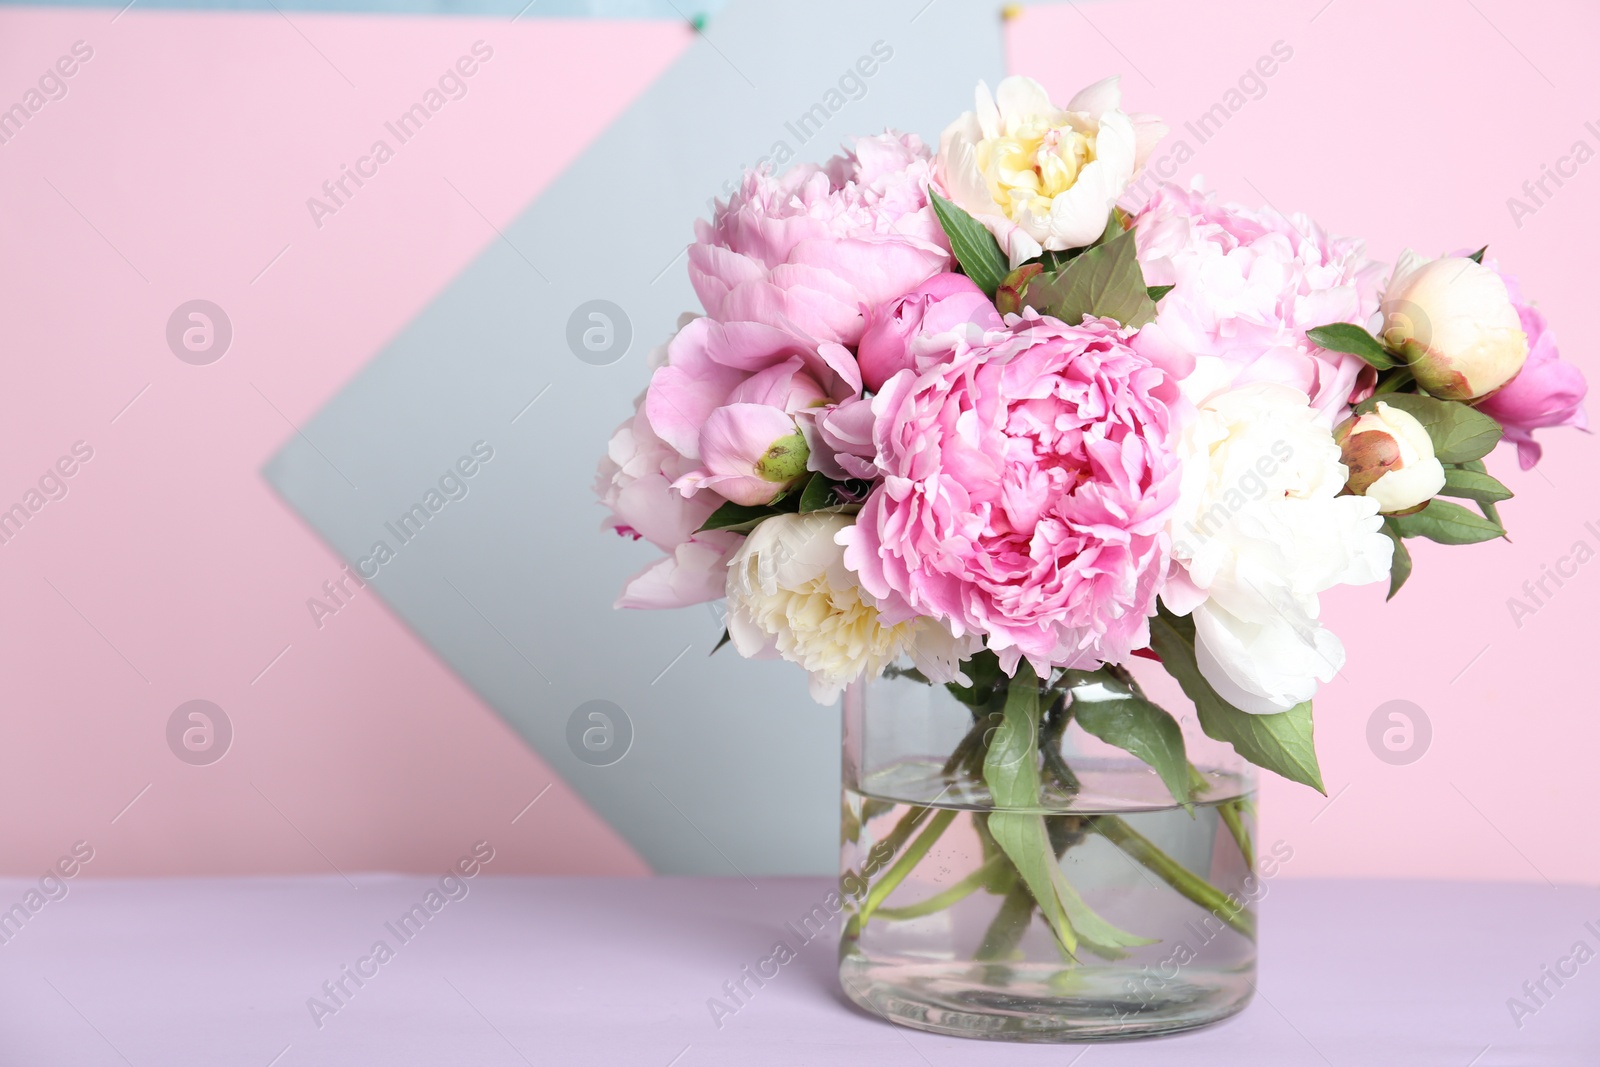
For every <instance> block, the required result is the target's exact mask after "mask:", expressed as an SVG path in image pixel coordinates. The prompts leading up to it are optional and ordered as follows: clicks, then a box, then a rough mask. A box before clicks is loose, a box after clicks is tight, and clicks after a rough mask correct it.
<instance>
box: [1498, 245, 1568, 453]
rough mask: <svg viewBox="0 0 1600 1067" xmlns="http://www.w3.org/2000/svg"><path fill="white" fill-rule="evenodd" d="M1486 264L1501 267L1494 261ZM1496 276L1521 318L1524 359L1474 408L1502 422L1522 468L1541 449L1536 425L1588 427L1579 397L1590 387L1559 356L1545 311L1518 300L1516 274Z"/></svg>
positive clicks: (1520, 299) (1540, 451)
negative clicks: (1508, 378)
mask: <svg viewBox="0 0 1600 1067" xmlns="http://www.w3.org/2000/svg"><path fill="white" fill-rule="evenodd" d="M1490 265H1491V266H1494V267H1495V269H1496V270H1497V271H1498V270H1499V268H1498V266H1497V265H1495V264H1490ZM1500 276H1501V278H1503V279H1504V280H1505V283H1506V289H1507V290H1509V291H1510V293H1511V303H1512V304H1513V305H1515V307H1516V309H1517V317H1518V318H1519V319H1521V320H1522V332H1523V333H1525V334H1527V335H1528V359H1527V362H1526V363H1524V364H1523V365H1522V369H1521V370H1520V371H1518V372H1517V376H1516V377H1515V378H1512V379H1511V381H1509V382H1507V383H1506V384H1505V386H1503V387H1502V388H1501V389H1500V390H1499V391H1498V392H1495V393H1491V394H1490V395H1489V398H1488V399H1487V400H1484V401H1482V402H1481V403H1479V404H1478V407H1479V409H1481V410H1482V411H1483V412H1484V414H1486V415H1491V416H1493V417H1494V418H1495V419H1497V420H1499V422H1500V425H1502V426H1504V427H1505V429H1506V440H1508V441H1515V442H1516V444H1517V460H1518V462H1519V463H1521V465H1522V469H1523V470H1530V469H1532V468H1533V466H1534V465H1535V464H1537V463H1538V462H1539V457H1540V456H1541V455H1543V453H1544V449H1543V448H1541V447H1540V445H1539V443H1538V442H1537V441H1535V440H1534V439H1533V431H1534V430H1536V429H1540V428H1542V427H1546V426H1574V427H1576V428H1578V429H1580V430H1587V429H1588V428H1589V419H1588V416H1587V415H1585V414H1584V410H1583V398H1584V395H1585V394H1586V393H1587V392H1588V391H1589V386H1588V383H1586V382H1585V381H1584V380H1583V372H1582V371H1580V370H1579V369H1578V368H1577V367H1575V366H1573V365H1572V364H1571V363H1567V362H1565V361H1563V360H1562V358H1561V353H1560V352H1559V351H1558V350H1557V349H1556V339H1555V336H1554V335H1553V334H1552V333H1551V332H1550V330H1549V327H1548V326H1547V325H1546V324H1545V321H1544V315H1543V314H1542V313H1541V312H1540V311H1539V309H1538V308H1536V307H1534V306H1533V305H1531V304H1528V303H1526V302H1525V301H1524V300H1523V299H1522V291H1521V288H1520V287H1519V286H1518V285H1517V282H1516V279H1514V278H1511V277H1509V276H1507V275H1505V274H1501V275H1500Z"/></svg>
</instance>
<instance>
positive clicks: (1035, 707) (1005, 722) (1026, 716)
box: [983, 660, 1078, 955]
mask: <svg viewBox="0 0 1600 1067" xmlns="http://www.w3.org/2000/svg"><path fill="white" fill-rule="evenodd" d="M1038 759H1039V683H1038V678H1037V677H1036V676H1035V675H1034V673H1033V668H1032V667H1030V666H1029V665H1028V661H1027V660H1023V661H1022V662H1021V663H1019V664H1017V673H1016V675H1015V676H1014V677H1013V678H1012V679H1011V685H1010V687H1009V689H1008V692H1007V693H1006V706H1005V711H1004V713H1003V714H1002V718H1001V721H1000V726H999V728H998V729H997V730H995V733H994V737H993V738H992V739H991V740H990V742H989V752H988V755H986V756H985V757H984V760H983V780H984V782H985V783H986V784H987V785H988V787H989V795H990V796H991V797H992V798H993V800H994V807H995V810H993V811H991V812H990V813H989V833H990V835H991V836H992V837H993V838H994V840H995V844H997V845H999V846H1000V849H1001V851H1003V852H1004V853H1005V854H1006V855H1007V856H1008V857H1009V858H1010V860H1011V862H1012V864H1013V865H1014V866H1015V867H1016V868H1017V873H1018V874H1020V875H1021V876H1022V881H1023V883H1024V884H1025V885H1026V886H1027V887H1028V891H1029V892H1030V893H1032V894H1033V899H1034V900H1035V902H1037V903H1038V905H1039V914H1041V915H1043V916H1044V918H1045V921H1046V922H1047V923H1048V924H1049V926H1050V929H1051V931H1052V932H1053V933H1054V934H1055V935H1056V939H1057V940H1058V941H1060V942H1061V948H1062V951H1064V952H1066V953H1067V954H1068V955H1071V954H1072V953H1073V952H1076V951H1077V948H1078V938H1077V935H1076V934H1074V933H1073V930H1072V924H1071V923H1070V922H1068V921H1067V915H1066V911H1065V910H1064V909H1063V908H1062V906H1061V902H1060V900H1059V898H1058V897H1057V894H1056V888H1055V882H1054V879H1053V877H1052V876H1051V874H1050V871H1051V869H1052V868H1054V867H1055V865H1056V864H1055V852H1054V850H1053V849H1051V847H1050V835H1049V833H1048V831H1047V830H1046V829H1045V824H1044V817H1043V816H1042V815H1039V814H1036V813H1030V810H1023V811H1017V810H1012V809H1017V808H1021V809H1037V808H1038V807H1039V763H1038Z"/></svg>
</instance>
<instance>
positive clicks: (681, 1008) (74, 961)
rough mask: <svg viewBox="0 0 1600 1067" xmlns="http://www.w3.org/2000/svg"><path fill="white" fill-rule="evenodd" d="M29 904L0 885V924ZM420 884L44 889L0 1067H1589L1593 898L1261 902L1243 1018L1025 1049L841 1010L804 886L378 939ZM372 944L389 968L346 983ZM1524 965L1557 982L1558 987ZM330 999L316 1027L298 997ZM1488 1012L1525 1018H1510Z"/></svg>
mask: <svg viewBox="0 0 1600 1067" xmlns="http://www.w3.org/2000/svg"><path fill="white" fill-rule="evenodd" d="M34 885H35V883H28V882H22V881H16V880H3V881H0V907H4V908H9V907H10V906H11V904H12V903H13V902H17V901H24V899H25V894H26V893H27V891H28V889H29V888H30V886H34ZM437 886H438V881H437V880H436V879H428V878H419V877H411V876H404V877H402V876H393V875H355V876H352V880H351V881H349V882H347V881H345V880H344V879H342V878H339V877H328V878H323V877H301V878H255V879H186V880H148V881H145V880H140V881H132V880H130V881H123V880H102V881H93V880H88V879H79V880H77V881H74V882H69V883H67V887H68V892H67V895H66V896H65V897H61V898H60V899H57V900H52V901H48V902H45V903H44V904H43V906H41V907H39V908H38V910H37V911H36V912H34V913H31V915H30V917H29V918H28V919H27V920H26V921H22V920H20V919H17V918H12V919H11V920H10V921H9V923H5V922H3V920H0V933H3V934H4V936H5V937H6V938H7V940H6V941H5V943H3V944H0V1063H3V1064H4V1065H6V1067H12V1065H16V1067H52V1065H57V1064H61V1065H69V1064H70V1065H73V1067H101V1065H104V1067H116V1065H119V1064H123V1065H130V1067H145V1065H151V1067H155V1065H162V1067H234V1065H237V1067H269V1065H271V1067H307V1065H314V1064H328V1065H340V1067H348V1065H354V1064H375V1065H384V1067H408V1065H411V1064H417V1065H423V1064H426V1065H429V1067H436V1065H444V1064H474V1065H476V1064H482V1065H489V1067H495V1065H505V1067H517V1065H518V1064H538V1065H540V1067H543V1065H545V1064H551V1065H560V1067H567V1065H586V1064H604V1065H608V1067H609V1065H629V1067H631V1065H640V1067H669V1065H670V1067H710V1065H722V1064H726V1065H740V1067H745V1065H760V1067H765V1065H769V1064H771V1065H789V1064H815V1065H819V1067H820V1065H828V1067H833V1065H846V1067H848V1065H855V1064H871V1065H873V1067H898V1065H906V1067H945V1065H956V1064H984V1065H991V1064H1059V1065H1073V1064H1080V1063H1081V1064H1083V1065H1084V1067H1114V1065H1130V1067H1131V1065H1144V1064H1172V1065H1181V1067H1211V1065H1223V1064H1226V1065H1227V1067H1239V1065H1242V1064H1263V1065H1270V1067H1298V1065H1300V1064H1306V1065H1319V1067H1346V1065H1348V1067H1373V1065H1388V1064H1396V1065H1403V1067H1425V1065H1433V1064H1438V1065H1441V1067H1523V1065H1534V1064H1563V1065H1565V1064H1574V1065H1588V1067H1595V1065H1600V957H1597V958H1592V959H1591V958H1590V957H1591V955H1593V953H1594V952H1595V951H1600V891H1597V890H1595V889H1580V888H1551V887H1548V886H1543V885H1537V886H1534V885H1510V884H1487V883H1485V884H1452V883H1443V882H1440V883H1427V882H1371V881H1291V880H1287V879H1285V880H1283V881H1281V882H1278V883H1276V884H1274V885H1273V886H1272V889H1271V892H1270V894H1269V896H1268V897H1267V898H1266V900H1265V901H1264V902H1263V904H1262V912H1263V914H1262V929H1263V938H1262V945H1261V950H1262V960H1261V978H1260V994H1259V995H1258V996H1257V998H1256V1000H1255V1002H1254V1003H1253V1004H1252V1005H1251V1006H1250V1007H1249V1008H1247V1009H1246V1010H1245V1012H1244V1013H1243V1014H1241V1015H1240V1016H1238V1017H1237V1018H1235V1019H1233V1020H1230V1021H1228V1022H1225V1023H1223V1024H1221V1025H1218V1026H1215V1027H1212V1028H1210V1029H1206V1030H1202V1031H1198V1032H1195V1033H1190V1034H1185V1035H1179V1036H1176V1037H1170V1038H1161V1039H1155V1040H1146V1041H1134V1042H1120V1043H1116V1044H1102V1045H1092V1046H1091V1045H1068V1046H1060V1045H1056V1046H1048V1045H1009V1044H995V1043H990V1042H977V1041H968V1040H960V1039H955V1038H944V1037H938V1036H934V1035H930V1034H924V1033H919V1032H915V1031H910V1030H905V1029H901V1028H899V1027H891V1026H890V1025H888V1024H887V1023H885V1022H883V1021H882V1020H881V1019H879V1018H877V1017H876V1016H874V1015H872V1014H870V1013H867V1012H864V1011H861V1010H859V1009H857V1008H855V1007H853V1006H851V1005H850V1004H848V1003H847V1002H846V1001H845V1000H844V999H843V998H842V997H841V995H840V994H839V992H838V991H837V988H836V980H835V977H834V958H835V948H834V944H835V937H836V931H837V924H836V923H835V925H834V927H833V928H831V929H829V931H828V932H827V933H826V934H823V935H821V936H819V937H817V938H816V939H814V940H812V941H811V942H809V943H805V944H801V943H800V942H799V941H798V940H797V939H796V938H795V935H794V933H793V932H792V931H791V930H789V929H788V928H786V926H785V924H786V923H789V922H792V921H795V920H798V919H799V918H800V917H801V916H802V915H804V914H806V913H807V912H809V911H810V910H811V908H812V907H813V906H814V905H816V904H819V903H821V901H822V899H823V897H824V895H825V894H826V893H827V892H828V889H829V884H828V882H827V881H826V880H824V879H804V878H787V879H765V878H761V879H756V880H754V881H753V882H746V881H744V880H741V879H738V878H733V879H679V878H658V879H626V880H625V879H616V880H612V879H563V878H513V877H495V876H492V875H488V874H484V875H481V876H479V877H477V878H475V879H473V880H471V881H470V882H467V883H466V889H467V892H466V895H465V896H460V891H459V890H456V894H457V895H458V896H460V899H456V900H448V899H447V898H446V897H443V896H440V897H436V898H434V900H433V901H432V903H434V904H435V905H436V906H438V910H437V912H436V913H434V914H431V916H430V918H429V919H428V920H427V922H426V923H425V924H423V923H421V922H419V921H416V920H414V922H416V924H417V925H418V926H420V931H419V932H414V933H413V932H411V931H410V928H409V927H408V928H406V929H403V930H400V933H402V934H406V935H407V936H406V937H405V938H402V937H401V936H397V933H396V923H397V921H398V919H399V917H400V916H401V915H403V914H404V913H406V912H407V911H408V910H410V909H411V908H412V906H413V905H417V904H422V905H424V906H426V905H427V904H428V903H430V901H428V900H427V894H428V892H429V890H430V889H436V888H437ZM39 899H41V898H35V903H37V902H38V900H39ZM441 902H442V904H441ZM424 910H426V909H425V907H424ZM19 923H20V925H21V929H20V930H17V929H15V928H14V926H15V925H16V924H19ZM780 938H781V939H784V940H786V941H788V942H789V943H790V944H791V946H793V947H795V948H796V949H797V950H798V954H797V956H796V958H795V959H794V960H793V961H791V962H790V963H788V964H787V965H785V966H784V967H783V968H782V969H781V970H780V971H779V972H778V974H777V975H776V976H775V977H774V978H772V979H770V980H769V981H767V982H766V984H765V986H763V987H762V988H760V989H758V990H756V991H755V993H754V995H753V996H751V997H750V998H749V999H748V1000H747V1001H746V1003H745V1004H744V1005H743V1006H742V1007H740V1008H739V1010H738V1011H737V1012H736V1013H735V1014H734V1015H732V1016H730V1017H725V1018H724V1019H722V1025H721V1026H720V1027H719V1026H718V1025H717V1023H716V1022H715V1021H714V1020H713V1018H712V1014H711V1011H710V1009H709V1008H708V1004H707V1002H708V1000H709V999H710V998H712V997H719V996H723V995H724V994H723V983H725V982H728V981H730V980H733V979H737V978H738V977H739V972H740V969H741V968H743V967H744V966H745V965H746V964H752V965H753V964H754V963H755V962H756V961H758V960H760V959H762V958H764V957H766V956H767V955H769V953H770V952H771V949H772V946H773V943H774V942H775V941H777V940H778V939H780ZM379 941H382V942H385V943H386V944H387V945H388V946H389V947H390V949H392V956H391V958H388V959H387V960H385V961H383V962H381V963H380V962H378V961H377V960H375V959H373V960H371V962H369V963H366V964H364V965H363V964H361V963H360V961H361V960H362V958H363V957H369V956H370V954H371V953H372V952H373V949H374V946H375V944H376V943H377V942H379ZM1580 944H1582V945H1584V946H1586V950H1578V948H1577V946H1579V945H1580ZM1579 957H1582V961H1583V962H1579V959H1578V958H1579ZM358 966H359V967H361V968H362V969H364V970H366V971H368V972H375V973H372V976H371V977H368V978H365V979H363V983H364V984H362V985H360V986H357V985H356V984H355V982H354V980H352V979H350V978H348V977H344V976H345V974H346V970H345V969H346V968H357V967H358ZM1547 967H1548V968H1550V969H1551V970H1550V972H1549V973H1550V974H1556V972H1557V970H1564V971H1566V972H1568V973H1569V975H1570V976H1569V977H1565V978H1561V984H1559V985H1558V984H1556V982H1554V981H1552V980H1551V979H1550V978H1547V977H1545V976H1544V973H1543V969H1544V968H1547ZM1557 977H1559V975H1557ZM341 978H342V979H343V983H344V986H345V988H346V989H347V990H348V991H349V992H348V995H345V994H339V1001H338V1002H335V1001H334V1000H332V999H331V998H330V997H328V995H327V994H326V993H325V992H324V989H323V983H324V982H330V983H337V982H339V981H340V980H341ZM1541 979H1542V980H1543V982H1544V985H1545V988H1546V990H1547V992H1548V994H1549V995H1548V996H1543V995H1541V996H1540V997H1539V1002H1538V1003H1536V1002H1535V1001H1533V1000H1530V999H1529V998H1528V994H1527V992H1526V991H1525V990H1524V987H1523V983H1524V982H1529V983H1532V984H1533V990H1534V992H1535V993H1538V983H1539V982H1540V981H1541ZM313 996H318V997H320V998H321V1000H322V1003H323V1005H324V1007H323V1008H322V1009H321V1010H319V1011H316V1012H314V1011H313V1010H312V1006H311V1005H310V1003H309V1002H310V1001H311V998H312V997H313ZM1512 997H1519V998H1521V999H1522V1000H1523V1002H1524V1003H1525V1004H1526V1005H1528V1007H1529V1008H1530V1009H1532V1010H1531V1011H1530V1012H1522V1013H1519V1014H1520V1015H1521V1018H1520V1019H1514V1018H1513V1013H1512V1011H1511V1009H1510V1008H1509V1007H1508V1004H1507V1002H1508V1000H1509V999H1510V998H1512ZM1519 1022H1520V1024H1521V1025H1520V1026H1519V1025H1518V1023H1519ZM319 1024H320V1025H319Z"/></svg>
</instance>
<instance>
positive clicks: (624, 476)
mask: <svg viewBox="0 0 1600 1067" xmlns="http://www.w3.org/2000/svg"><path fill="white" fill-rule="evenodd" d="M639 400H640V401H641V403H638V404H636V406H635V410H634V414H633V417H632V418H630V419H629V420H628V421H627V422H625V423H623V424H622V425H621V426H619V427H617V431H616V433H614V434H612V435H611V441H610V443H609V445H608V446H607V448H606V455H605V457H604V458H603V459H601V461H600V469H599V471H598V473H597V474H596V476H595V484H594V491H595V495H596V496H598V497H599V498H600V502H601V503H602V504H603V505H605V507H606V508H608V509H609V510H610V512H611V514H610V515H609V516H607V517H606V519H605V520H604V522H603V523H602V524H601V527H602V529H612V530H616V531H617V533H619V534H621V535H622V536H624V537H632V538H633V539H634V540H640V539H643V540H646V541H649V542H650V543H651V544H653V545H655V546H656V547H657V548H660V549H663V550H665V551H666V552H668V553H669V555H667V556H666V557H665V558H663V559H659V560H657V561H655V562H654V563H651V564H650V565H649V566H647V567H646V568H645V569H644V570H643V571H641V572H640V573H638V574H636V575H634V576H633V577H632V578H630V579H629V580H628V583H627V585H626V586H625V587H624V588H623V592H622V596H621V598H620V599H618V601H617V607H620V608H675V607H683V606H685V605H688V604H697V603H700V602H701V601H705V600H715V599H717V598H718V597H720V596H721V595H722V586H723V583H724V581H725V580H726V573H727V568H728V558H729V557H730V556H732V555H733V552H734V550H735V549H736V548H738V542H739V540H740V538H739V537H738V536H737V535H729V534H724V533H717V532H713V533H704V534H696V533H695V530H697V529H699V528H700V525H701V524H702V523H704V522H705V521H706V519H707V518H708V517H710V515H711V513H712V512H713V511H715V510H716V509H717V507H718V506H719V505H720V504H721V503H722V498H721V497H719V496H717V495H716V494H714V493H702V494H700V495H699V496H697V497H695V498H694V499H690V498H688V497H686V496H684V495H683V494H682V493H680V492H679V491H678V490H676V489H674V488H672V483H673V482H674V481H676V480H677V479H679V478H681V477H682V476H683V475H684V474H685V473H686V472H687V471H688V470H689V468H690V467H692V466H693V463H692V462H691V461H689V460H687V459H685V458H684V457H683V456H682V455H680V454H679V453H678V452H677V450H676V449H674V448H673V447H672V446H671V445H669V444H667V443H666V442H665V441H663V440H662V439H661V438H660V437H659V436H657V434H656V432H655V430H654V429H653V428H652V427H651V425H650V420H649V419H648V418H647V417H646V416H645V412H644V407H643V404H642V401H643V400H644V398H643V397H642V396H641V397H640V398H639Z"/></svg>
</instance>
